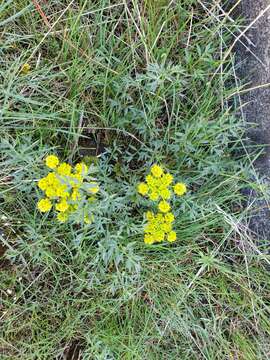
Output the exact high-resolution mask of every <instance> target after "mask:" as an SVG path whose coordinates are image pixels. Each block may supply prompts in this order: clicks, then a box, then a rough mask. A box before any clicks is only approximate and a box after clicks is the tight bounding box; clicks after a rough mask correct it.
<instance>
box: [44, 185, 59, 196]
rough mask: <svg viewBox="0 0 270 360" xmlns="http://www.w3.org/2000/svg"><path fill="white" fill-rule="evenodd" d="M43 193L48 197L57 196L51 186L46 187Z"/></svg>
mask: <svg viewBox="0 0 270 360" xmlns="http://www.w3.org/2000/svg"><path fill="white" fill-rule="evenodd" d="M45 194H46V196H47V197H48V198H51V197H55V196H57V191H56V189H55V188H53V187H48V188H47V189H46V191H45Z"/></svg>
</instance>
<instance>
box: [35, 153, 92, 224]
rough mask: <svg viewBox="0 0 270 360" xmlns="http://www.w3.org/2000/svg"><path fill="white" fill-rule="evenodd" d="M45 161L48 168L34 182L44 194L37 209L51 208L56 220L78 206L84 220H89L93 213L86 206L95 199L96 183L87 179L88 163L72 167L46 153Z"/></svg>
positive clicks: (88, 177)
mask: <svg viewBox="0 0 270 360" xmlns="http://www.w3.org/2000/svg"><path fill="white" fill-rule="evenodd" d="M45 162H46V165H47V167H48V168H50V169H51V170H52V171H51V172H49V173H48V175H47V176H46V177H44V178H42V179H40V180H39V181H38V187H39V188H40V189H41V190H42V191H43V192H44V194H45V197H44V198H43V199H41V200H39V202H38V204H37V207H38V209H39V211H40V212H43V213H45V212H49V211H50V210H51V209H52V208H53V207H54V209H55V211H56V213H57V219H58V220H59V221H60V222H66V221H67V220H68V219H69V218H70V217H71V215H72V214H74V213H75V212H76V211H77V210H78V209H79V208H80V210H82V213H83V220H84V222H85V223H87V224H89V223H91V222H92V220H93V215H92V214H90V211H89V210H90V209H89V206H91V204H93V203H94V202H95V201H96V197H95V195H96V194H97V192H98V191H99V186H98V184H97V182H96V181H95V180H94V179H92V178H90V174H89V173H90V169H89V168H88V166H87V165H86V164H84V163H78V164H76V165H75V166H74V168H72V166H71V165H69V164H67V163H66V162H62V163H60V161H59V159H58V157H57V156H55V155H49V156H47V157H46V159H45Z"/></svg>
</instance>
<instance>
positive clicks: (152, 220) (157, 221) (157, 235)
mask: <svg viewBox="0 0 270 360" xmlns="http://www.w3.org/2000/svg"><path fill="white" fill-rule="evenodd" d="M146 218H147V220H148V223H147V225H146V227H145V230H144V231H145V235H144V242H145V243H146V244H149V245H151V244H154V243H155V242H161V241H164V240H166V239H167V240H168V241H169V242H173V241H175V240H176V232H175V231H173V229H172V223H173V221H174V215H173V213H171V212H168V213H167V214H161V213H157V214H154V213H153V212H151V211H148V212H147V213H146Z"/></svg>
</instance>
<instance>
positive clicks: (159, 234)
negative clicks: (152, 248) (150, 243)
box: [153, 231, 165, 242]
mask: <svg viewBox="0 0 270 360" xmlns="http://www.w3.org/2000/svg"><path fill="white" fill-rule="evenodd" d="M153 236H154V237H155V241H157V242H161V241H163V240H164V239H165V233H164V232H163V231H157V232H155V233H154V234H153Z"/></svg>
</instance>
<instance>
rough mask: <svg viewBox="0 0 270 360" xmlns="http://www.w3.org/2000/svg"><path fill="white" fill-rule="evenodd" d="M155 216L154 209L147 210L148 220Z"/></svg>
mask: <svg viewBox="0 0 270 360" xmlns="http://www.w3.org/2000/svg"><path fill="white" fill-rule="evenodd" d="M154 217H155V215H154V213H153V212H152V211H147V212H146V219H147V220H148V221H152V220H153V219H154Z"/></svg>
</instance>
